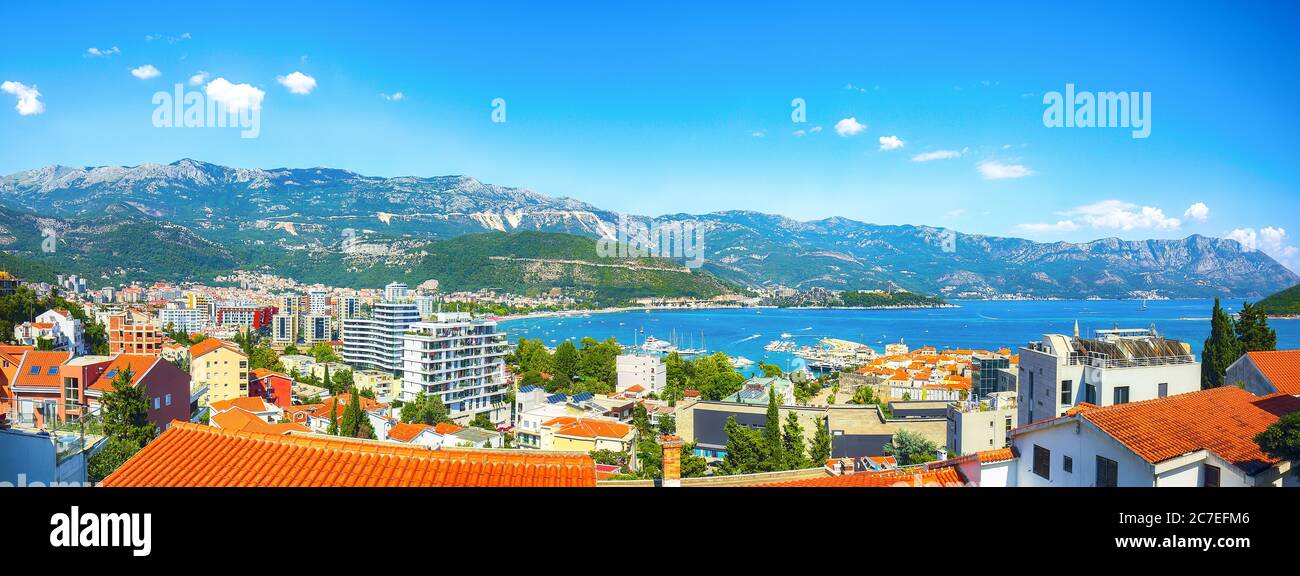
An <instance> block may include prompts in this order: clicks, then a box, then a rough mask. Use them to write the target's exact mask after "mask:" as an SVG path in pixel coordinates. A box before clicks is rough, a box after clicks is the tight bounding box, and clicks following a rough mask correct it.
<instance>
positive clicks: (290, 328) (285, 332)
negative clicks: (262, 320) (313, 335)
mask: <svg viewBox="0 0 1300 576" xmlns="http://www.w3.org/2000/svg"><path fill="white" fill-rule="evenodd" d="M271 340H272V341H273V342H275V343H276V344H296V343H297V342H298V317H297V316H295V315H293V314H288V313H285V312H281V313H279V314H276V315H275V316H272V317H271Z"/></svg>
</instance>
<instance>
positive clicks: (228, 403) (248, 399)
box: [211, 396, 267, 412]
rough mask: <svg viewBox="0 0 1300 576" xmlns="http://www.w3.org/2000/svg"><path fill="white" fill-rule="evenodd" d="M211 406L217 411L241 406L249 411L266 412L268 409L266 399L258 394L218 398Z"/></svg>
mask: <svg viewBox="0 0 1300 576" xmlns="http://www.w3.org/2000/svg"><path fill="white" fill-rule="evenodd" d="M211 408H212V410H213V411H216V412H225V411H227V410H230V409H231V408H240V409H243V410H247V411H249V412H265V411H266V410H267V407H266V401H265V400H263V399H261V398H258V397H256V396H243V397H240V398H231V399H230V400H218V401H216V402H213V403H212V404H211Z"/></svg>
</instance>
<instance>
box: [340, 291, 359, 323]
mask: <svg viewBox="0 0 1300 576" xmlns="http://www.w3.org/2000/svg"><path fill="white" fill-rule="evenodd" d="M334 315H335V316H337V317H338V318H339V320H347V319H348V318H356V317H358V316H360V315H361V299H360V298H357V297H356V296H340V297H338V298H335V299H334Z"/></svg>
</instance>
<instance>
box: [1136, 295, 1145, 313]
mask: <svg viewBox="0 0 1300 576" xmlns="http://www.w3.org/2000/svg"><path fill="white" fill-rule="evenodd" d="M1146 311H1147V299H1146V298H1143V299H1142V304H1141V305H1139V306H1138V312H1146Z"/></svg>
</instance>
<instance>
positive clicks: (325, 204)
mask: <svg viewBox="0 0 1300 576" xmlns="http://www.w3.org/2000/svg"><path fill="white" fill-rule="evenodd" d="M0 205H3V206H6V207H8V209H7V210H4V211H0V249H3V250H5V252H7V253H8V254H9V255H10V256H12V257H17V258H22V259H24V260H30V261H33V262H34V263H35V264H40V265H46V266H54V267H59V268H65V267H73V268H75V267H76V266H78V265H82V266H87V269H84V270H82V271H81V273H83V274H95V275H98V276H100V277H102V278H104V279H105V281H110V280H114V278H113V276H114V274H116V275H117V276H119V277H122V278H125V277H132V276H136V275H143V274H147V273H149V272H150V271H151V270H152V271H154V273H155V274H156V273H157V266H164V267H165V268H166V269H167V270H168V271H169V272H174V275H175V276H176V277H177V279H187V278H188V279H195V280H201V279H206V278H210V277H211V276H212V275H214V274H215V273H218V272H220V271H225V270H230V269H234V268H244V269H259V268H260V269H263V270H266V271H270V272H280V273H282V275H287V276H294V277H299V279H308V278H317V279H318V281H320V280H319V277H321V276H328V275H329V274H331V273H335V272H337V271H339V270H346V271H347V272H346V273H343V274H342V276H343V278H342V281H336V282H333V283H336V284H341V285H346V284H347V283H348V282H363V281H364V282H371V283H375V282H378V281H379V280H382V279H383V278H390V277H391V278H399V277H401V278H409V277H411V275H413V274H420V273H424V272H428V273H441V274H444V275H445V274H447V272H448V271H447V270H446V269H440V268H439V266H438V265H432V264H426V260H428V258H429V254H431V253H438V251H437V250H430V248H431V247H432V246H435V245H436V243H439V242H446V241H449V240H451V239H456V238H459V237H462V236H466V235H469V236H470V237H471V240H462V241H461V242H469V243H472V244H473V247H471V246H470V245H469V244H465V245H461V246H460V248H461V249H466V250H471V251H472V252H474V253H475V254H479V255H483V256H485V257H489V258H490V257H493V256H496V257H497V258H494V259H492V261H493V262H497V263H506V262H513V263H514V264H515V265H518V264H521V263H522V262H525V261H527V260H523V259H521V258H524V257H521V256H518V253H520V252H521V251H522V250H523V249H524V245H523V244H522V243H521V242H519V241H518V240H515V241H503V240H474V239H473V238H479V237H482V238H490V237H492V236H496V235H493V234H482V233H490V232H509V233H519V232H525V231H531V232H540V233H549V234H543V235H540V236H530V237H528V238H529V240H530V241H531V242H534V243H536V242H542V243H543V244H545V245H552V244H554V245H557V246H558V245H562V246H563V248H562V249H559V250H557V252H556V254H541V255H540V256H546V257H535V258H533V259H532V260H533V264H534V268H536V264H537V261H544V262H546V263H547V265H548V266H549V271H548V272H546V273H536V274H533V275H532V276H531V277H530V278H529V279H527V280H525V281H522V283H512V286H511V287H512V288H532V289H536V288H544V287H546V286H547V283H548V282H553V281H555V278H558V277H560V276H565V277H568V278H569V279H570V280H574V279H575V278H577V277H583V278H585V280H583V281H582V282H579V284H582V285H587V284H590V285H596V286H598V285H600V283H601V282H602V280H601V279H599V278H594V277H591V276H590V275H589V274H587V275H584V274H576V273H575V269H573V268H572V266H575V264H573V262H576V261H581V262H583V264H581V266H582V267H583V269H584V270H588V271H590V270H591V269H592V268H593V266H592V264H593V263H599V262H602V261H607V260H608V259H600V258H597V257H596V255H595V252H594V242H592V244H591V246H592V247H593V249H592V251H591V253H590V254H584V253H582V250H578V251H577V252H575V249H576V246H577V244H573V243H572V242H571V241H569V240H567V239H566V238H565V236H577V237H583V238H586V239H597V238H609V237H613V236H614V235H615V234H616V231H617V227H618V225H619V220H620V218H621V217H624V218H628V219H631V220H635V221H638V222H640V223H642V224H650V223H656V224H666V223H675V222H691V223H693V224H694V225H696V226H697V227H698V228H699V229H700V230H701V231H702V234H703V238H704V249H705V258H706V264H705V265H704V267H703V269H702V271H697V272H695V273H694V278H693V279H692V280H690V282H689V283H690V284H692V286H691V287H690V288H685V285H682V284H681V282H680V281H679V280H670V281H667V282H666V283H665V282H663V281H662V278H659V277H658V276H656V275H658V274H660V272H661V271H663V270H668V269H674V268H675V267H676V268H680V267H679V266H677V265H679V264H680V262H678V263H676V264H674V263H672V262H663V261H654V260H647V261H643V262H641V263H639V264H637V265H636V266H637V267H639V270H638V273H637V274H638V275H640V278H639V280H638V279H633V278H630V277H627V278H622V279H621V280H620V281H625V282H632V283H635V282H638V281H646V282H651V283H658V285H659V286H660V288H661V289H662V290H672V289H676V288H683V289H686V290H688V291H690V292H692V293H708V292H714V291H716V290H720V289H725V288H724V287H725V286H733V287H734V286H737V285H738V286H746V287H762V286H774V285H783V286H789V287H795V288H809V287H814V286H821V287H828V288H843V289H873V288H903V289H907V290H910V291H914V292H921V293H928V294H937V295H941V296H945V297H956V298H961V297H968V298H969V297H976V298H978V297H994V296H998V295H1006V294H1021V295H1027V296H1035V297H1062V298H1084V297H1106V298H1122V297H1133V296H1135V295H1141V296H1144V297H1162V296H1163V297H1206V296H1239V297H1260V296H1264V295H1267V294H1270V293H1272V292H1275V291H1277V290H1280V289H1283V288H1286V287H1289V286H1292V285H1295V284H1298V283H1300V277H1297V275H1296V274H1295V273H1293V272H1292V271H1290V270H1288V269H1286V268H1285V267H1283V266H1282V265H1280V264H1278V263H1277V262H1276V261H1274V260H1273V259H1272V258H1270V257H1269V256H1268V255H1266V254H1264V253H1263V252H1259V251H1252V250H1246V249H1244V248H1243V247H1242V246H1241V245H1240V244H1239V243H1237V242H1236V241H1234V240H1227V239H1219V238H1211V237H1206V236H1200V235H1192V236H1188V237H1187V238H1183V239H1177V240H1140V241H1129V240H1120V239H1117V238H1106V239H1101V240H1095V241H1092V242H1086V243H1069V242H1053V243H1042V242H1033V241H1030V240H1024V239H1019V238H1005V237H995V236H985V235H974V234H963V233H960V232H956V231H952V230H948V229H943V228H935V227H929V226H909V225H901V226H900V225H876V224H868V223H863V222H858V221H854V220H850V219H846V218H838V217H835V218H827V219H823V220H815V221H808V222H801V221H796V220H792V219H789V218H785V217H783V216H778V215H771V214H764V213H760V212H753V211H725V212H715V213H710V214H697V215H692V214H673V215H665V216H658V217H647V216H637V215H622V214H619V213H617V212H613V211H609V210H604V209H601V208H598V207H596V206H593V205H591V204H588V203H585V202H582V201H579V200H575V199H571V198H555V197H550V196H546V195H543V194H539V193H537V192H533V191H530V190H526V189H519V188H509V187H503V186H496V185H492V184H486V183H483V182H479V181H478V180H475V179H474V178H470V177H467V176H440V177H432V178H415V177H400V178H379V177H371V176H364V175H360V174H356V173H354V172H349V171H346V170H338V169H332V168H307V169H289V168H280V169H270V170H262V169H242V168H229V167H225V166H218V165H215V164H209V163H205V162H199V161H195V160H189V159H186V160H181V161H178V162H174V163H171V164H143V165H140V166H131V167H121V166H109V167H91V168H72V167H66V166H49V167H45V168H39V169H34V170H27V171H23V172H18V173H15V174H11V175H9V176H4V177H0ZM54 225H57V227H59V229H60V230H64V231H65V232H64V234H63V235H62V236H60V239H59V241H60V246H63V245H65V244H69V245H70V244H72V243H74V242H78V243H80V242H84V243H87V245H84V246H83V245H80V244H78V245H77V246H76V247H74V248H72V249H67V250H64V251H63V252H64V253H60V252H55V253H54V254H47V253H44V252H41V251H39V250H38V249H36V248H38V247H39V244H33V242H34V241H35V240H39V239H40V238H42V232H41V230H42V228H41V226H45V227H47V228H48V227H49V226H54ZM146 236H150V237H152V238H154V239H156V240H157V241H158V242H161V243H162V244H161V246H164V247H166V250H158V249H156V248H157V246H158V244H144V245H141V244H139V243H136V246H137V247H143V246H150V247H152V248H150V249H143V250H133V249H129V248H133V247H132V246H129V244H131V242H130V240H132V239H138V238H140V237H146ZM448 246H451V245H448ZM584 246H585V245H584ZM494 250H498V251H506V252H508V253H494V252H493V251H494ZM532 250H534V251H536V250H537V248H536V247H534V248H532ZM543 250H544V247H543ZM584 250H585V248H584ZM160 253H166V254H160ZM106 254H107V255H113V259H114V262H112V264H114V266H110V267H105V266H104V265H103V264H105V262H103V258H102V257H103V256H104V255H106ZM168 254H170V255H173V256H175V257H176V258H179V259H181V260H182V262H170V263H169V261H168V260H167V258H168V257H169V256H168ZM534 256H539V255H537V254H535V255H534ZM160 259H162V261H161V262H160V261H159V260H160ZM92 264H94V265H92ZM462 265H463V264H462ZM503 265H504V264H503ZM565 266H568V269H566V270H565V271H563V272H559V271H558V270H559V268H563V267H565ZM438 270H442V271H441V272H436V271H438ZM664 273H667V272H664ZM682 273H684V272H682V271H681V270H680V269H676V270H675V271H674V272H673V274H675V275H677V276H675V278H679V279H680V278H681V277H680V274H682ZM500 274H507V272H505V271H504V269H503V271H501V272H499V273H498V272H494V273H492V274H489V275H488V276H491V277H496V278H497V280H492V281H494V282H499V281H500V278H501V276H500ZM557 274H558V276H557ZM652 277H653V278H654V279H653V281H652V280H651V278H652ZM708 277H713V279H707V278H708ZM440 281H441V279H440ZM483 281H484V282H486V281H488V279H487V277H483ZM610 281H614V280H610ZM696 282H702V283H703V284H699V285H696V284H695V283H696ZM463 286H464V287H467V288H468V287H474V283H473V282H468V283H464V284H463ZM478 287H493V286H478ZM496 287H501V286H496ZM503 288H504V287H503ZM625 288H628V289H631V290H632V292H635V291H636V290H635V286H632V285H629V286H625ZM662 290H661V292H662ZM620 293H627V292H626V291H622V292H620Z"/></svg>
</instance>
